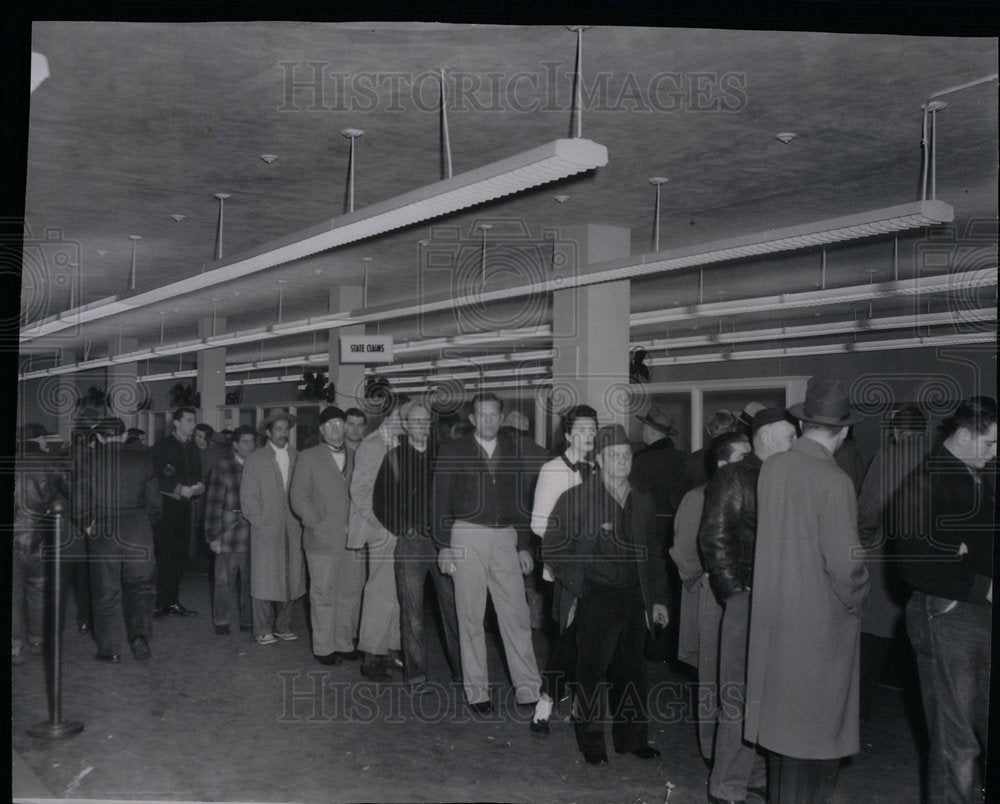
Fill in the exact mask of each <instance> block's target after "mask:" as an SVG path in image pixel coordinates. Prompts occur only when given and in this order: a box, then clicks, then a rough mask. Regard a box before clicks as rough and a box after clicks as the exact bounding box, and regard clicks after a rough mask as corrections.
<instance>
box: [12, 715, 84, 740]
mask: <svg viewBox="0 0 1000 804" xmlns="http://www.w3.org/2000/svg"><path fill="white" fill-rule="evenodd" d="M25 731H27V732H28V735H29V736H31V737H42V738H47V739H51V740H55V739H59V738H62V737H72V736H73V735H74V734H79V733H80V732H81V731H83V724H82V723H79V722H77V721H75V720H63V721H62V722H60V723H53V722H52V721H51V720H44V721H42V722H41V723H36V724H35V725H33V726H28V728H27V729H25Z"/></svg>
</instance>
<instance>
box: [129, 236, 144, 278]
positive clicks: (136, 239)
mask: <svg viewBox="0 0 1000 804" xmlns="http://www.w3.org/2000/svg"><path fill="white" fill-rule="evenodd" d="M128 239H129V240H131V241H132V269H131V270H130V271H129V275H128V289H129V290H135V246H136V243H138V242H139V241H140V240H142V235H129V236H128Z"/></svg>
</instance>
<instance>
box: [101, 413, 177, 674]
mask: <svg viewBox="0 0 1000 804" xmlns="http://www.w3.org/2000/svg"><path fill="white" fill-rule="evenodd" d="M94 432H95V433H96V435H97V439H98V441H99V442H100V446H99V447H97V449H96V451H95V454H94V460H93V462H92V463H91V471H90V472H89V473H88V475H89V476H88V477H87V478H86V479H85V483H86V485H85V489H86V491H85V496H84V500H83V501H82V508H83V511H84V518H83V521H84V523H85V524H86V526H87V530H88V533H89V534H90V538H89V541H88V552H89V555H90V578H91V588H92V590H93V609H94V640H95V641H96V642H97V654H96V656H95V657H94V658H95V659H97V660H98V661H101V662H110V663H117V662H120V661H121V652H120V647H119V646H120V644H121V643H120V642H119V633H118V632H119V630H120V624H121V620H122V614H123V612H124V616H125V637H126V640H127V641H128V644H129V647H130V648H131V649H132V655H133V656H134V657H135V658H136V659H137V660H139V661H144V660H146V659H148V658H149V657H150V650H149V641H150V639H151V638H152V631H153V606H154V604H155V602H156V580H155V579H156V559H155V556H154V546H153V529H152V526H151V522H155V521H156V520H157V518H158V517H159V516H160V511H161V507H162V495H161V494H160V487H159V483H158V482H157V477H156V472H155V471H154V469H153V464H152V462H151V461H150V458H149V455H148V454H147V453H145V452H137V451H136V450H133V449H127V448H126V447H125V439H126V438H127V437H128V436H127V434H126V431H125V424H124V423H123V422H122V420H121V419H117V418H111V419H106V420H104V421H103V422H100V423H99V424H98V425H97V427H95V428H94Z"/></svg>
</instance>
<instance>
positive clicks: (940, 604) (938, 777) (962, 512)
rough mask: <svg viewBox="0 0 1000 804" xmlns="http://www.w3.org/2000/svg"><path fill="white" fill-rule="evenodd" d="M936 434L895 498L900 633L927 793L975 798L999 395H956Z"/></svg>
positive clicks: (984, 724)
mask: <svg viewBox="0 0 1000 804" xmlns="http://www.w3.org/2000/svg"><path fill="white" fill-rule="evenodd" d="M941 435H942V436H943V437H944V439H943V441H942V442H941V443H940V444H939V445H938V446H936V447H935V448H934V449H933V450H932V451H931V454H930V455H928V456H927V457H926V458H925V459H924V460H923V461H922V462H921V464H920V466H919V467H918V468H917V469H916V470H915V471H914V472H913V473H911V474H910V475H909V476H908V477H907V478H906V479H905V480H904V481H903V484H902V488H901V489H900V494H901V495H902V497H901V504H902V505H905V506H906V508H905V509H904V510H905V511H907V512H908V513H909V514H910V520H909V524H910V527H909V528H906V529H905V530H903V532H904V533H905V535H906V536H907V538H906V539H905V540H900V541H899V542H898V543H897V544H895V545H894V547H895V550H896V554H897V560H899V561H900V563H899V565H898V566H899V570H900V575H901V576H902V577H903V580H904V581H905V582H906V583H907V584H908V585H909V586H910V587H911V588H912V589H913V595H912V596H911V597H910V601H909V603H907V605H906V631H907V633H908V634H909V637H910V641H911V642H912V643H913V649H914V651H915V652H916V654H917V671H918V672H919V674H920V692H921V695H922V698H923V704H924V717H925V718H926V720H927V734H928V738H929V742H930V747H929V751H928V763H927V786H928V800H929V801H932V802H938V801H977V800H979V801H981V800H982V799H981V796H982V782H983V779H984V771H985V770H986V765H985V763H986V758H987V732H988V730H989V719H988V716H989V704H990V699H989V693H990V656H991V654H990V626H991V620H992V611H991V609H992V603H993V540H994V539H995V537H996V496H995V495H996V474H995V472H996V455H997V403H996V400H995V399H993V398H991V397H986V396H974V397H971V398H969V399H965V400H963V401H962V402H961V404H959V406H958V408H957V409H956V410H955V412H954V413H953V414H952V415H951V416H950V417H948V418H947V419H946V420H945V421H944V422H943V423H942V425H941ZM991 469H992V471H991ZM994 761H995V760H994Z"/></svg>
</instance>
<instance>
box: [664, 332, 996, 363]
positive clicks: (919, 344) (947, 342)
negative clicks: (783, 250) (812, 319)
mask: <svg viewBox="0 0 1000 804" xmlns="http://www.w3.org/2000/svg"><path fill="white" fill-rule="evenodd" d="M996 338H997V336H996V333H995V332H989V333H987V332H974V333H969V334H967V335H935V336H931V337H926V338H897V339H894V340H883V341H865V342H863V343H827V344H818V345H815V346H789V347H785V348H777V349H754V350H751V351H745V352H714V353H712V354H699V355H680V356H677V357H654V358H652V359H651V360H650V361H649V364H650V365H651V366H681V365H690V364H699V363H726V362H729V361H732V360H765V359H768V358H774V357H803V356H809V355H835V354H849V353H851V352H886V351H892V350H896V349H921V348H925V347H929V346H961V345H965V344H971V343H993V342H994V341H996Z"/></svg>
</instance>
